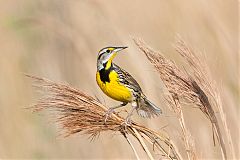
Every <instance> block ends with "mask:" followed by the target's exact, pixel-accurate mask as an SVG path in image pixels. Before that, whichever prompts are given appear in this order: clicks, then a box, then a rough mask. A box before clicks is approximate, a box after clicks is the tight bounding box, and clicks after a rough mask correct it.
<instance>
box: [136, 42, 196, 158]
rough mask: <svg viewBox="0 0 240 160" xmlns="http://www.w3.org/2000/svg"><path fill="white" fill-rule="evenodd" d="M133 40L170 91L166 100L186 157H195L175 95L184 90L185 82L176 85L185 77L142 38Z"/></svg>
mask: <svg viewBox="0 0 240 160" xmlns="http://www.w3.org/2000/svg"><path fill="white" fill-rule="evenodd" d="M134 42H135V43H136V45H137V46H138V47H139V48H140V50H141V51H143V53H145V55H146V56H147V58H148V59H149V61H150V62H151V63H152V64H153V65H154V67H155V68H156V69H157V71H158V73H159V75H160V77H161V79H162V80H163V82H164V84H165V85H166V87H167V89H168V90H169V92H170V93H171V95H170V96H168V98H167V100H168V102H169V103H170V104H171V105H170V106H171V107H172V109H173V111H174V113H175V114H176V115H177V118H178V121H179V124H180V127H181V130H182V136H183V140H184V145H185V150H186V152H187V156H188V159H189V160H193V159H196V150H195V144H194V141H193V139H192V136H191V134H190V132H189V131H188V129H187V127H186V125H185V120H184V116H183V113H182V106H181V105H180V103H179V99H178V95H177V94H178V92H179V91H180V90H185V92H186V90H187V89H185V88H186V86H185V84H183V83H180V84H181V86H179V85H178V81H179V79H183V80H184V79H186V78H185V77H184V74H183V73H181V72H180V70H179V69H178V68H177V67H176V65H175V64H174V63H173V62H172V61H170V60H167V59H166V58H165V57H164V56H163V55H162V54H161V53H159V52H155V51H154V50H152V49H151V48H149V47H148V46H147V45H146V44H145V43H144V42H143V41H142V40H140V39H134Z"/></svg>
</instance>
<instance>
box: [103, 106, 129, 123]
mask: <svg viewBox="0 0 240 160" xmlns="http://www.w3.org/2000/svg"><path fill="white" fill-rule="evenodd" d="M127 104H128V103H127V102H123V103H122V104H120V105H118V106H115V107H111V108H109V109H108V110H107V112H106V113H105V115H104V116H105V120H104V123H106V122H107V119H108V117H109V116H111V114H112V113H113V112H114V110H115V109H117V108H120V107H123V106H126V105H127Z"/></svg>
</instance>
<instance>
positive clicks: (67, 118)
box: [28, 76, 182, 160]
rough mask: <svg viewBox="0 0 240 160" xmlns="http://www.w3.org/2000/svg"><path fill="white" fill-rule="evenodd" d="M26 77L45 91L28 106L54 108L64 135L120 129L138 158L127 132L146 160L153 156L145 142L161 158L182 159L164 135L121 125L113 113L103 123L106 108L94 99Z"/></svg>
mask: <svg viewBox="0 0 240 160" xmlns="http://www.w3.org/2000/svg"><path fill="white" fill-rule="evenodd" d="M28 77H30V78H31V79H33V80H34V81H35V83H34V86H35V87H37V88H38V89H39V90H40V91H43V92H44V97H43V98H42V99H40V100H39V101H38V102H37V103H36V104H35V105H33V106H32V107H30V108H31V109H32V110H33V111H35V112H39V111H41V110H46V109H48V110H49V111H57V119H56V122H57V123H58V124H60V125H61V126H62V128H63V131H64V132H63V135H64V136H65V137H67V136H70V135H73V134H76V133H80V134H86V135H89V136H90V137H91V138H95V137H97V136H98V135H99V134H100V133H101V132H104V131H113V132H120V133H121V134H122V135H123V136H124V137H125V138H126V140H127V142H128V143H129V145H130V146H131V148H132V150H133V151H134V154H135V155H136V157H137V159H139V156H138V154H137V152H136V149H135V148H134V146H133V144H132V143H131V142H130V141H129V139H128V138H127V135H128V134H130V135H132V136H133V137H134V138H135V139H136V140H137V141H138V142H139V143H140V144H141V146H142V148H143V150H144V151H145V153H146V154H147V155H148V157H149V159H153V154H152V153H151V152H150V150H149V149H148V148H147V145H146V144H145V142H148V143H150V144H151V145H152V146H153V147H155V148H157V149H158V150H157V151H159V152H160V153H162V158H167V159H171V160H173V159H177V160H179V159H182V157H181V155H179V152H177V149H176V148H175V145H173V144H172V142H171V140H170V139H169V138H168V137H166V136H165V135H164V134H162V133H159V132H155V131H153V130H151V129H149V128H147V127H145V126H142V125H139V124H137V123H135V122H132V125H131V126H128V127H125V126H123V125H122V124H123V122H124V119H123V118H122V117H120V116H119V115H118V114H117V113H114V114H112V116H111V117H109V118H108V120H107V122H106V123H104V120H105V116H104V115H105V113H106V111H107V107H106V106H104V105H103V104H102V103H100V102H99V101H98V100H97V99H96V98H93V97H91V96H89V95H87V94H86V93H84V92H81V91H79V90H78V89H75V88H72V87H70V86H69V85H66V84H59V83H54V82H51V81H49V80H46V79H43V78H38V77H34V76H28ZM54 113H55V112H54Z"/></svg>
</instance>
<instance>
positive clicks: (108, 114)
mask: <svg viewBox="0 0 240 160" xmlns="http://www.w3.org/2000/svg"><path fill="white" fill-rule="evenodd" d="M112 113H114V109H113V108H109V109H108V110H107V112H106V113H105V114H104V116H105V119H104V124H106V122H107V119H108V118H109V117H110V116H111V114H112Z"/></svg>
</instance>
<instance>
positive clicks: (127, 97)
mask: <svg viewBox="0 0 240 160" xmlns="http://www.w3.org/2000/svg"><path fill="white" fill-rule="evenodd" d="M125 48H127V47H105V48H103V49H101V50H100V51H99V53H98V57H97V73H96V81H97V84H98V86H99V87H100V88H101V90H102V91H103V92H104V93H105V94H106V95H108V96H109V97H111V98H112V99H114V100H117V101H120V102H122V103H121V104H120V105H118V106H115V107H112V108H109V110H108V111H107V113H106V117H105V122H106V120H107V118H108V116H110V115H111V113H112V112H113V111H114V109H116V108H119V107H123V106H125V105H127V104H128V103H131V105H132V110H131V111H130V113H129V114H128V116H127V117H126V120H125V122H126V123H127V124H130V122H131V120H130V117H131V116H132V114H133V111H134V110H136V111H137V113H138V114H139V115H140V116H142V117H147V118H151V117H154V116H157V115H159V114H161V113H162V110H161V109H160V108H158V107H157V106H156V105H154V104H153V103H152V102H150V101H149V100H148V99H147V97H146V96H145V95H144V94H143V92H142V89H141V87H140V86H139V84H138V83H137V81H136V80H135V79H134V78H133V77H132V76H131V75H130V74H129V73H128V72H126V71H125V70H123V69H122V68H120V67H119V66H118V65H116V64H114V63H113V62H112V61H113V59H114V57H115V56H116V55H117V53H118V52H119V51H121V50H123V49H125Z"/></svg>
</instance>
